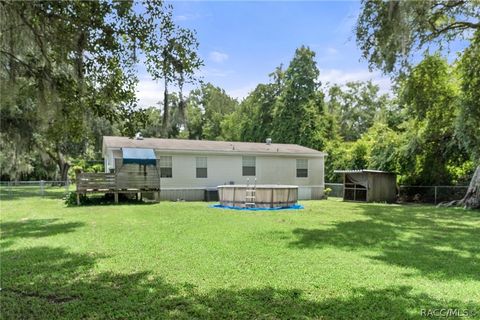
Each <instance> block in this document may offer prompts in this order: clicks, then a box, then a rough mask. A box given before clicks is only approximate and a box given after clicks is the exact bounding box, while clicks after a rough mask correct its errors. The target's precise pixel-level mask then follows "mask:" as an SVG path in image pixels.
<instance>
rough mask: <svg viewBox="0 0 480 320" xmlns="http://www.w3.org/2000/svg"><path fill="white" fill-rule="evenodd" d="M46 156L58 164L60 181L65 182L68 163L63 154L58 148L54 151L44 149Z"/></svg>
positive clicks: (68, 168)
mask: <svg viewBox="0 0 480 320" xmlns="http://www.w3.org/2000/svg"><path fill="white" fill-rule="evenodd" d="M46 152H47V154H48V156H49V157H50V158H51V159H52V160H53V161H55V163H56V164H57V166H58V173H59V174H60V181H63V182H66V181H67V180H68V171H69V170H70V163H68V161H67V160H66V159H65V156H64V155H63V154H62V152H61V151H60V150H56V152H52V151H49V150H47V151H46Z"/></svg>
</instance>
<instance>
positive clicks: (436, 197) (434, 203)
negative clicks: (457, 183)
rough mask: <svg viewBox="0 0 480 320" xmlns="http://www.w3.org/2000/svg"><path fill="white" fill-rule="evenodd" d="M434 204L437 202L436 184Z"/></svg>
mask: <svg viewBox="0 0 480 320" xmlns="http://www.w3.org/2000/svg"><path fill="white" fill-rule="evenodd" d="M434 204H437V186H435V200H434Z"/></svg>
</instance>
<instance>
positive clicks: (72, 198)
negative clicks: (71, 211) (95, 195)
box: [63, 191, 89, 207]
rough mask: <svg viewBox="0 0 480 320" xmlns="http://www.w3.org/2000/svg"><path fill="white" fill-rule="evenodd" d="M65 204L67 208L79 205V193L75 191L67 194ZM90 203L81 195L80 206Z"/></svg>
mask: <svg viewBox="0 0 480 320" xmlns="http://www.w3.org/2000/svg"><path fill="white" fill-rule="evenodd" d="M63 201H64V203H65V204H66V205H67V207H71V206H76V205H77V193H76V192H75V191H70V192H68V193H67V194H65V197H64V198H63ZM87 203H89V199H88V198H87V196H85V195H84V194H81V195H80V205H85V204H87Z"/></svg>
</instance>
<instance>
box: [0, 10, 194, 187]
mask: <svg viewBox="0 0 480 320" xmlns="http://www.w3.org/2000/svg"><path fill="white" fill-rule="evenodd" d="M133 5H134V3H133V2H130V1H121V2H77V1H62V2H32V3H26V2H16V1H2V2H1V3H0V6H1V8H2V10H1V13H0V14H1V19H0V26H1V29H2V33H1V35H0V37H1V39H0V42H1V43H2V47H1V50H0V62H1V67H0V74H1V82H2V98H3V97H6V99H5V101H7V102H6V103H3V99H2V104H1V108H2V110H1V113H2V114H15V113H21V114H24V115H27V114H28V119H31V120H32V121H30V122H29V126H30V127H29V129H30V130H29V131H25V127H18V126H17V127H15V126H7V127H6V128H5V129H4V128H3V127H2V129H1V130H2V133H3V134H7V135H8V136H10V137H13V136H15V135H16V136H22V135H29V136H30V137H29V138H28V139H27V138H23V137H22V139H23V140H25V141H32V143H33V145H34V147H35V148H36V149H38V150H42V151H43V152H46V153H47V154H49V155H50V157H51V158H52V160H54V161H55V162H56V163H57V164H58V167H59V172H60V174H61V177H60V178H61V179H62V180H64V179H66V177H67V173H68V168H69V167H70V160H71V158H72V157H75V156H79V155H81V154H85V152H86V150H87V144H88V139H87V138H88V135H85V134H84V132H85V131H86V130H88V127H89V125H90V124H89V122H88V121H89V120H90V119H91V118H92V117H98V116H103V117H105V119H107V120H108V121H121V122H122V128H123V132H122V133H123V134H126V135H133V134H134V132H135V131H136V130H137V128H136V126H137V125H138V123H139V121H140V122H141V121H143V120H142V117H143V116H142V115H141V112H140V111H139V110H137V109H136V108H135V106H136V99H135V85H136V83H137V78H136V66H135V64H136V63H137V62H138V59H137V56H138V53H139V52H138V51H141V52H143V54H144V55H145V56H147V60H148V59H149V57H156V56H159V54H158V53H159V52H162V50H163V49H164V48H163V47H159V46H152V45H151V44H152V43H155V40H156V39H157V38H158V34H162V32H163V31H164V30H165V28H166V27H165V26H162V25H161V23H160V22H161V21H163V20H164V19H163V20H162V17H164V16H165V15H168V8H165V7H164V6H163V5H162V3H161V2H159V1H151V2H146V3H145V4H144V7H143V8H141V9H140V10H139V11H138V12H141V13H137V11H136V9H135V10H134V7H133ZM4 31H5V32H4ZM174 39H175V37H173V38H170V40H171V42H175V41H174ZM182 39H183V38H182ZM188 41H193V40H192V38H191V37H188ZM188 41H187V40H185V41H184V40H178V43H180V44H182V45H185V46H189V45H192V44H191V43H190V42H188ZM175 43H176V42H175ZM175 52H176V53H177V55H176V57H177V58H178V57H180V58H178V59H179V60H181V61H182V62H185V61H186V60H188V59H189V58H191V57H192V56H191V55H190V53H189V52H188V50H183V49H182V50H180V49H178V48H177V47H176V49H175ZM194 65H195V64H192V65H189V64H188V63H183V64H180V66H177V68H176V69H175V70H176V71H178V70H181V72H182V73H183V74H184V75H188V74H191V73H190V69H189V68H190V67H192V68H193V67H194ZM156 67H158V65H155V66H153V67H152V66H150V67H149V68H148V70H149V72H150V73H151V74H152V75H156V74H158V70H157V69H156ZM20 92H21V93H25V94H28V95H27V96H24V95H20V94H18V93H20ZM3 94H5V96H4V95H3ZM15 109H16V111H14V110H15ZM10 146H12V147H14V148H17V144H11V145H10Z"/></svg>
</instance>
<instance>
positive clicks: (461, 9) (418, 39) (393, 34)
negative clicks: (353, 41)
mask: <svg viewBox="0 0 480 320" xmlns="http://www.w3.org/2000/svg"><path fill="white" fill-rule="evenodd" d="M479 8H480V2H479V1H478V0H473V1H465V0H449V1H442V0H428V1H404V0H400V1H399V0H388V1H383V0H364V1H363V2H362V8H361V13H360V15H359V17H358V20H357V24H356V38H357V44H358V46H359V47H360V49H361V51H362V55H363V57H364V58H366V59H367V60H368V62H369V64H370V67H372V68H378V69H380V70H382V71H384V72H385V73H390V72H403V71H406V70H407V68H408V67H409V65H410V60H411V57H412V55H413V54H414V53H415V52H416V51H418V50H421V49H422V48H425V47H427V46H430V45H432V44H438V45H440V46H442V45H444V44H446V43H448V42H450V41H452V40H455V39H459V38H463V37H465V35H468V33H469V32H471V31H475V30H479V29H480V10H479Z"/></svg>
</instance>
